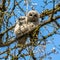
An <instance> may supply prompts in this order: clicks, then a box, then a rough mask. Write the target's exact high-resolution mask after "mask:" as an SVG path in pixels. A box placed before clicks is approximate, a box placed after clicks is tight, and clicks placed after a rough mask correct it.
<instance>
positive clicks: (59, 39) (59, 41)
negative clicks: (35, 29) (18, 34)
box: [0, 0, 60, 60]
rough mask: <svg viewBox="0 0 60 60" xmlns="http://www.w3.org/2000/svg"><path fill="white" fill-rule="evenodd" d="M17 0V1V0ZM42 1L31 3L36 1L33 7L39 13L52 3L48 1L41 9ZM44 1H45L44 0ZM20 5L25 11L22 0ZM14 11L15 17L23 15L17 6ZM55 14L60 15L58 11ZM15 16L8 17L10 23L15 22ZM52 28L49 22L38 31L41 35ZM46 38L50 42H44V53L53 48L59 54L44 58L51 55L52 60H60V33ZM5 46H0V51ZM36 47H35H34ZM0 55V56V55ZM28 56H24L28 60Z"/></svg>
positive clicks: (37, 0)
mask: <svg viewBox="0 0 60 60" xmlns="http://www.w3.org/2000/svg"><path fill="white" fill-rule="evenodd" d="M13 1H14V0H13ZM13 1H12V0H11V4H10V7H9V8H8V11H9V9H10V8H12V7H13V3H14V2H13ZM17 1H18V0H17ZM43 1H44V0H32V3H37V5H36V6H35V7H34V8H35V10H37V11H38V12H39V13H41V12H43V11H44V10H45V9H49V10H50V9H52V3H49V4H48V5H47V6H46V7H45V8H44V9H43V8H42V7H41V6H43V7H44V5H45V4H44V2H43ZM45 1H46V0H45ZM49 1H52V0H48V2H49ZM57 1H58V0H57ZM59 2H60V1H59ZM59 2H58V3H59ZM56 4H57V3H56ZM20 6H21V7H22V8H23V9H24V10H25V11H26V6H24V2H22V3H21V4H20ZM29 10H31V7H30V6H29V7H28V11H29ZM14 12H15V14H16V15H17V17H19V16H23V15H24V13H22V12H21V11H20V10H19V8H18V6H16V8H15V10H14ZM20 13H21V15H20ZM57 15H60V12H58V13H57V14H55V16H57ZM17 17H15V16H12V17H11V18H10V21H11V22H12V24H13V22H14V23H15V20H16V19H17ZM46 19H47V18H46ZM57 21H58V23H60V19H59V20H57ZM54 30H55V28H54V23H49V24H48V25H45V26H43V27H41V28H40V32H41V33H42V35H43V36H46V35H48V34H49V33H51V32H53V31H54ZM57 33H60V29H58V30H57ZM41 37H42V36H41V34H39V38H41ZM46 40H47V41H48V42H49V41H50V42H51V43H50V44H46V50H45V52H46V53H48V52H51V50H52V48H55V49H56V51H57V52H59V54H55V53H53V54H51V55H49V56H47V57H46V58H45V59H44V60H49V59H48V57H52V60H60V34H54V35H52V36H50V37H48V38H47V39H46ZM12 46H14V44H13V45H11V46H10V47H12ZM6 48H7V47H5V48H1V49H0V51H4V50H5V49H6ZM36 48H37V47H36ZM36 50H38V49H36ZM23 52H26V51H23ZM12 53H13V52H12ZM4 55H5V54H4ZM38 55H39V53H37V55H36V57H37V56H38ZM0 57H1V56H0ZM29 57H30V56H29ZM29 57H28V56H26V57H25V58H26V60H29ZM21 60H24V59H22V58H21ZM37 60H39V59H37Z"/></svg>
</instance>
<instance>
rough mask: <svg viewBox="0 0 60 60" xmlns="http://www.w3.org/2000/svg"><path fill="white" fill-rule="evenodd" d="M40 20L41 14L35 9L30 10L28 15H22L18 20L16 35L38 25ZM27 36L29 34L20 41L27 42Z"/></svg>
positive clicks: (15, 29)
mask: <svg viewBox="0 0 60 60" xmlns="http://www.w3.org/2000/svg"><path fill="white" fill-rule="evenodd" d="M38 20H39V14H38V12H37V11H35V10H31V11H29V12H28V13H27V15H26V16H21V17H20V18H19V19H18V20H16V25H15V28H14V33H15V34H16V37H18V36H20V35H21V34H24V33H25V32H27V31H30V30H31V29H33V28H34V27H36V25H38V24H39V21H38ZM26 38H27V36H24V37H22V38H20V39H19V43H20V44H25V42H26Z"/></svg>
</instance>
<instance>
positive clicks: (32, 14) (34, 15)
mask: <svg viewBox="0 0 60 60" xmlns="http://www.w3.org/2000/svg"><path fill="white" fill-rule="evenodd" d="M38 19H39V14H38V12H37V11H35V10H31V11H29V12H28V13H27V20H28V21H29V22H37V21H38Z"/></svg>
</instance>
